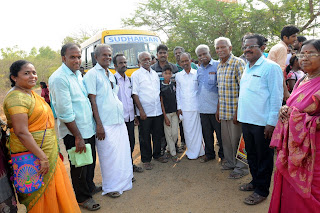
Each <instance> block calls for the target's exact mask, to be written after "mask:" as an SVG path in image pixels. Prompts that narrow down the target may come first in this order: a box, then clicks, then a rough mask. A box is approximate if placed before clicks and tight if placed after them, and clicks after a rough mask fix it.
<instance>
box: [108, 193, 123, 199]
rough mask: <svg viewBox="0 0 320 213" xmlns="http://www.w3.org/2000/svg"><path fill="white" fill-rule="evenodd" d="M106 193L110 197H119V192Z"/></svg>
mask: <svg viewBox="0 0 320 213" xmlns="http://www.w3.org/2000/svg"><path fill="white" fill-rule="evenodd" d="M107 195H108V196H109V197H112V198H117V197H120V195H121V194H120V193H119V192H109V193H107Z"/></svg>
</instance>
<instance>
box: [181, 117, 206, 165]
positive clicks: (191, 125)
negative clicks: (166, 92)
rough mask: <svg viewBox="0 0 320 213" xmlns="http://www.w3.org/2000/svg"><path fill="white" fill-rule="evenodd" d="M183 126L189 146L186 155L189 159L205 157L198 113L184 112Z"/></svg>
mask: <svg viewBox="0 0 320 213" xmlns="http://www.w3.org/2000/svg"><path fill="white" fill-rule="evenodd" d="M182 116H183V120H182V125H183V132H184V138H185V141H186V145H187V152H186V155H187V157H188V158H189V159H197V158H198V157H199V156H202V155H204V154H205V153H204V143H203V141H202V128H201V121H200V114H199V112H197V111H182Z"/></svg>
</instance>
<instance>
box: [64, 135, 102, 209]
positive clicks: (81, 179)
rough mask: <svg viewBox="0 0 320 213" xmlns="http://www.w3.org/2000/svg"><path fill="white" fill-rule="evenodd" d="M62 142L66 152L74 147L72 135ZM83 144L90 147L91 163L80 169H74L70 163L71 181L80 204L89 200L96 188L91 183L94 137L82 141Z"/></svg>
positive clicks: (93, 167)
mask: <svg viewBox="0 0 320 213" xmlns="http://www.w3.org/2000/svg"><path fill="white" fill-rule="evenodd" d="M63 142H64V145H65V146H66V150H68V149H71V148H72V147H75V137H73V136H72V135H66V136H65V137H64V138H63ZM84 142H85V143H86V144H87V143H88V144H90V145H91V150H92V158H93V163H92V164H90V165H87V166H81V167H75V166H74V165H71V163H70V173H71V180H72V185H73V189H74V192H75V194H76V199H77V201H78V203H82V202H84V201H86V200H88V199H89V198H92V195H91V192H93V190H94V189H95V187H96V186H95V184H94V182H93V177H94V169H95V167H96V148H95V136H92V137H91V138H89V139H84ZM69 162H70V161H69Z"/></svg>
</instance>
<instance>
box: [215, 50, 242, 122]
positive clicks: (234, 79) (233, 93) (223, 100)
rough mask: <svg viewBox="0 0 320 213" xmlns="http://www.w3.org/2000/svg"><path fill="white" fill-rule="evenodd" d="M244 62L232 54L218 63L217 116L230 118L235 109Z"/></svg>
mask: <svg viewBox="0 0 320 213" xmlns="http://www.w3.org/2000/svg"><path fill="white" fill-rule="evenodd" d="M245 66H246V64H245V62H244V61H243V60H242V59H241V58H238V57H235V56H234V55H232V54H231V55H230V57H229V59H228V60H227V61H226V62H225V63H222V62H221V60H220V63H219V65H218V68H217V70H218V71H217V81H218V90H219V118H220V119H221V120H232V119H233V115H234V113H235V111H236V109H237V104H238V98H239V89H240V79H241V75H242V73H243V71H244V69H245Z"/></svg>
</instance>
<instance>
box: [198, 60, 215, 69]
mask: <svg viewBox="0 0 320 213" xmlns="http://www.w3.org/2000/svg"><path fill="white" fill-rule="evenodd" d="M213 63H214V61H213V59H212V58H211V60H210V61H209V64H208V65H211V66H212V65H213ZM208 65H207V66H208ZM200 67H202V68H204V66H203V64H202V63H201V65H200Z"/></svg>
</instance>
